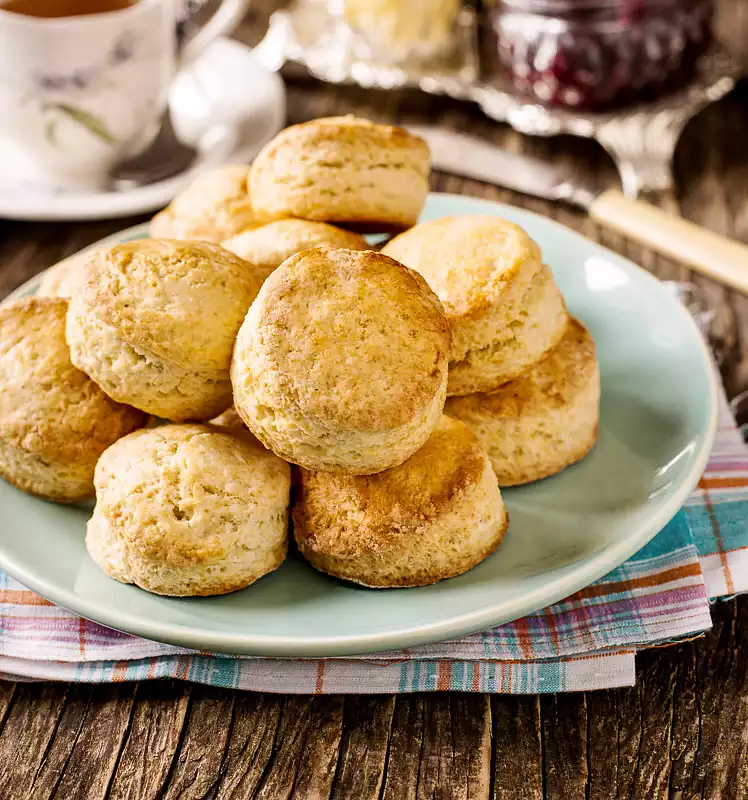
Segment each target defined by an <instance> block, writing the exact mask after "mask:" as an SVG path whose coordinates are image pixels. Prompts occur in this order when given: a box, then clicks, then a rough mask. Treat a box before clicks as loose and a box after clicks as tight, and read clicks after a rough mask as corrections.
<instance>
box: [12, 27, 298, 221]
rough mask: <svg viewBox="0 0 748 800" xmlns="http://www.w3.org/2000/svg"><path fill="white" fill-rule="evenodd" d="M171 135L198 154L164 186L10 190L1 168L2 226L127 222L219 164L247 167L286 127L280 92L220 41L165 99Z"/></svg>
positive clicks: (275, 80)
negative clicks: (35, 222)
mask: <svg viewBox="0 0 748 800" xmlns="http://www.w3.org/2000/svg"><path fill="white" fill-rule="evenodd" d="M169 106H170V108H171V112H172V120H173V123H174V128H175V130H176V132H177V135H178V136H179V138H180V139H182V141H184V142H187V143H188V144H191V145H193V146H194V147H196V148H197V149H198V150H199V153H200V155H199V157H198V160H197V162H196V163H195V165H194V166H193V167H192V168H191V169H190V170H188V171H187V172H184V173H182V174H181V175H176V176H174V177H172V178H168V179H167V180H163V181H159V182H157V183H152V184H149V185H148V186H141V187H139V188H136V189H130V190H127V191H119V192H117V191H102V192H94V191H86V192H72V191H71V192H64V191H59V190H57V191H52V190H45V189H42V188H40V187H38V186H31V185H28V184H23V183H20V182H19V183H13V182H10V181H9V179H8V178H7V175H8V174H9V170H4V169H3V168H2V153H0V175H4V176H6V177H4V178H3V179H2V181H3V182H2V183H1V184H0V218H5V219H18V220H45V221H62V220H90V219H111V218H113V217H126V216H130V215H132V214H139V213H143V212H148V211H154V210H155V209H157V208H161V207H162V206H165V205H166V204H167V203H168V202H169V201H170V200H171V199H172V198H173V197H174V195H175V194H177V192H179V191H180V190H181V189H182V188H183V187H184V186H186V185H187V184H188V183H189V182H190V181H192V180H193V178H194V177H195V175H196V174H197V173H198V172H200V171H202V170H204V169H206V168H208V167H212V166H216V165H218V164H222V163H227V162H234V163H242V162H248V161H251V160H252V159H253V158H254V157H255V156H256V155H257V153H258V152H259V150H260V148H261V147H262V146H263V145H265V144H266V143H267V142H268V141H270V139H272V138H273V136H275V134H276V133H278V131H279V130H280V129H281V128H282V127H283V125H284V122H285V112H286V103H285V90H284V87H283V82H282V81H281V79H280V77H279V76H278V75H277V74H276V73H273V72H269V71H268V70H267V69H266V68H265V67H263V66H262V64H261V63H260V60H259V58H257V57H256V56H255V55H253V53H252V51H251V50H250V49H249V48H248V47H246V46H245V45H243V44H240V43H239V42H236V41H233V40H229V39H218V40H217V41H216V42H214V43H213V44H212V45H211V46H210V47H209V48H208V49H207V50H206V51H205V53H203V55H202V56H200V58H198V60H197V61H196V62H195V63H194V64H193V65H192V66H191V67H190V68H189V70H187V71H185V72H184V73H182V74H181V75H180V76H179V77H178V78H177V80H176V81H175V83H174V86H173V87H172V89H171V92H170V95H169Z"/></svg>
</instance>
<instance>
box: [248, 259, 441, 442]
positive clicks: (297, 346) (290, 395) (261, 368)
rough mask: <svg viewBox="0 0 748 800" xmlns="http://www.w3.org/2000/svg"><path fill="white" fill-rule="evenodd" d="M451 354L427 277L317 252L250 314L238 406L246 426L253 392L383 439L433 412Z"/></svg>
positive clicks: (263, 295)
mask: <svg viewBox="0 0 748 800" xmlns="http://www.w3.org/2000/svg"><path fill="white" fill-rule="evenodd" d="M449 353H450V334H449V328H448V326H447V323H446V320H445V318H444V315H443V313H442V310H441V306H440V304H439V301H438V299H437V298H436V296H435V295H434V294H433V292H432V291H431V290H430V289H429V287H428V286H427V285H426V282H425V281H424V280H423V278H421V277H420V276H419V275H417V274H416V273H414V272H412V271H411V270H408V269H404V268H403V267H402V266H401V265H399V264H397V262H395V261H393V260H392V259H390V258H387V257H386V256H383V255H381V254H379V253H375V252H372V251H353V250H336V249H330V248H313V249H310V250H306V251H304V252H302V253H299V254H297V255H295V256H292V257H291V258H290V259H288V260H287V261H286V262H285V263H284V264H282V265H281V266H280V267H279V268H278V269H277V270H276V271H275V272H274V273H273V274H272V275H271V276H270V277H269V278H268V279H267V281H265V283H264V284H263V287H262V289H261V290H260V293H259V295H258V297H257V300H256V301H255V303H254V304H253V305H252V308H251V309H250V312H249V313H248V315H247V319H246V320H245V322H244V324H243V326H242V329H241V331H240V332H239V337H238V339H237V343H236V348H235V352H234V360H233V366H232V382H233V384H234V399H235V401H236V404H237V407H238V410H239V412H240V413H241V414H242V416H243V417H244V418H245V419H246V415H245V414H244V413H243V412H244V409H243V408H242V406H244V405H245V403H244V402H243V400H244V398H245V396H246V395H247V394H250V393H251V394H253V395H259V397H260V402H261V404H262V405H264V406H268V407H271V408H278V407H280V408H283V407H284V406H289V405H291V404H293V406H294V409H295V411H296V412H297V413H299V414H301V415H304V416H309V417H313V418H315V419H316V420H322V421H324V422H326V423H329V424H334V425H336V426H340V427H341V428H344V429H349V430H357V431H384V430H388V429H391V428H396V427H398V426H401V425H405V424H406V423H408V422H409V421H410V420H412V419H413V418H414V417H415V416H416V415H417V414H418V413H419V412H421V411H422V410H423V409H424V408H427V407H428V406H429V404H430V403H431V402H432V401H433V399H434V398H435V397H436V396H437V395H438V393H439V391H440V387H441V385H442V383H443V380H444V376H445V372H446V368H447V363H448V359H449ZM250 427H252V425H251V423H250ZM255 432H256V431H255ZM258 435H260V434H258ZM261 438H262V437H261Z"/></svg>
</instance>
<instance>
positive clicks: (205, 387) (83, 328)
mask: <svg viewBox="0 0 748 800" xmlns="http://www.w3.org/2000/svg"><path fill="white" fill-rule="evenodd" d="M260 284H261V279H260V278H259V277H258V275H257V274H256V273H255V272H254V270H253V268H252V265H251V264H248V263H247V262H246V261H243V260H242V259H240V258H238V257H237V256H235V255H234V254H233V253H229V252H228V251H227V250H223V249H222V248H221V247H219V246H218V245H214V244H209V243H207V242H176V241H164V240H155V239H144V240H142V241H140V242H128V243H127V244H120V245H117V246H116V247H113V248H112V249H110V250H107V251H106V252H104V253H100V254H99V255H98V256H97V257H96V258H94V260H93V261H91V262H89V264H88V265H87V266H86V275H85V282H84V283H83V285H82V286H81V287H80V288H79V289H78V290H77V291H76V293H75V295H74V297H73V299H72V301H71V303H70V310H69V312H68V320H67V340H68V345H69V346H70V357H71V359H72V361H73V363H74V364H75V366H77V367H78V368H79V369H82V370H83V371H84V372H85V373H86V374H87V375H89V376H90V377H91V378H93V380H95V381H96V383H98V384H99V386H100V387H101V388H102V389H103V390H104V391H105V392H106V393H107V394H108V395H109V396H110V397H112V398H114V399H115V400H118V401H120V402H122V403H128V404H129V405H132V406H135V408H139V409H141V410H142V411H146V412H147V413H149V414H154V415H155V416H158V417H165V418H166V419H172V420H175V421H179V422H182V421H186V420H205V419H209V418H210V417H213V416H215V415H216V414H218V413H220V412H221V411H224V410H225V409H226V408H227V407H228V406H229V405H230V404H231V382H230V380H229V366H230V363H231V350H232V348H233V345H234V339H235V338H236V333H237V331H238V330H239V326H240V325H241V323H242V320H243V319H244V315H245V314H246V312H247V309H248V308H249V305H250V303H251V302H252V300H254V298H255V296H256V294H257V291H258V289H259V287H260Z"/></svg>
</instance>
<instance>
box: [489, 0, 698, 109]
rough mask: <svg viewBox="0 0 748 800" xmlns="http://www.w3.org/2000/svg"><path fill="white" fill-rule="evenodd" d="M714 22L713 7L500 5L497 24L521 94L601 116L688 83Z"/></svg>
mask: <svg viewBox="0 0 748 800" xmlns="http://www.w3.org/2000/svg"><path fill="white" fill-rule="evenodd" d="M712 15H713V2H712V0H498V2H496V4H495V5H494V8H493V9H492V11H491V21H492V26H493V29H494V31H495V33H496V36H497V39H498V55H499V60H500V61H501V63H502V65H503V66H504V68H505V70H506V72H507V73H508V75H509V77H510V79H511V81H512V83H513V84H514V86H515V88H516V89H517V90H519V91H521V92H522V93H524V94H526V95H529V96H531V97H533V98H534V99H536V100H539V101H540V102H541V103H544V104H546V105H549V106H561V107H565V108H579V109H583V108H586V109H590V108H595V109H599V108H603V107H607V106H611V105H618V104H623V103H626V102H630V101H632V100H636V99H653V98H654V97H657V96H659V95H661V94H663V93H665V92H667V91H670V90H672V89H673V88H675V87H677V86H679V85H681V84H684V83H685V82H687V81H688V80H689V78H690V77H691V74H692V70H693V66H694V64H695V62H696V60H697V57H698V56H699V55H701V54H702V53H703V52H704V51H705V49H706V47H707V45H708V44H709V43H710V41H711V22H712Z"/></svg>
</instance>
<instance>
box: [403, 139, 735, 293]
mask: <svg viewBox="0 0 748 800" xmlns="http://www.w3.org/2000/svg"><path fill="white" fill-rule="evenodd" d="M408 128H409V130H410V131H411V132H412V133H415V134H417V135H418V136H421V137H422V138H423V139H425V140H426V142H427V144H428V145H429V148H430V150H431V162H432V166H433V167H434V169H437V170H441V171H443V172H449V173H451V174H453V175H460V176H461V177H464V178H474V179H475V180H479V181H484V182H485V183H491V184H495V185H497V186H504V187H506V188H508V189H513V190H515V191H517V192H521V193H523V194H530V195H534V196H536V197H543V198H546V199H548V200H559V201H563V202H566V203H570V204H571V205H573V206H577V207H579V208H583V209H584V210H585V211H587V213H588V214H589V215H590V216H591V217H592V218H593V219H594V220H596V221H597V222H600V223H601V224H603V225H606V226H608V227H610V228H613V229H614V230H616V231H618V232H619V233H621V234H623V235H624V236H627V237H629V238H630V239H634V240H636V241H638V242H640V243H641V244H643V245H646V246H648V247H651V248H652V249H654V250H657V251H658V252H660V253H662V254H663V255H666V256H669V257H670V258H674V259H676V260H678V261H681V262H683V263H684V264H687V265H688V266H690V267H691V268H692V269H694V270H695V271H696V272H699V273H701V274H702V275H706V276H707V277H709V278H712V279H714V280H717V281H720V282H721V283H725V284H727V285H728V286H731V287H733V288H734V289H738V290H739V291H741V292H744V293H746V294H748V247H746V246H745V245H744V244H741V243H740V242H738V241H735V240H734V239H729V238H727V237H726V236H721V235H720V234H718V233H714V232H713V231H710V230H707V229H706V228H702V227H699V226H698V225H695V224H694V223H692V222H688V221H687V220H685V219H681V218H679V217H675V216H673V215H672V214H668V213H666V212H665V211H662V210H661V209H659V208H656V207H655V206H653V205H651V204H649V203H646V202H643V201H641V200H635V199H632V198H630V197H625V196H624V195H623V194H622V193H621V192H619V191H618V190H617V189H606V190H605V191H603V192H596V191H595V190H593V189H592V188H591V187H589V186H585V185H584V183H583V181H580V180H579V179H578V178H577V177H573V178H572V177H571V176H570V175H569V174H568V173H566V172H565V171H564V170H563V169H562V168H559V167H555V166H553V165H551V164H546V163H545V162H544V161H541V160H540V159H537V158H532V157H531V156H525V155H518V154H516V153H510V152H508V151H506V150H502V149H501V148H500V147H497V146H496V145H493V144H490V143H488V142H485V141H483V140H482V139H478V138H476V137H474V136H466V135H465V134H462V133H457V132H455V131H450V130H447V129H444V128H437V127H434V126H426V125H424V126H419V125H415V126H408Z"/></svg>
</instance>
